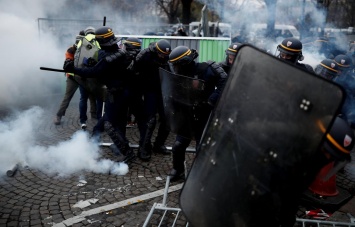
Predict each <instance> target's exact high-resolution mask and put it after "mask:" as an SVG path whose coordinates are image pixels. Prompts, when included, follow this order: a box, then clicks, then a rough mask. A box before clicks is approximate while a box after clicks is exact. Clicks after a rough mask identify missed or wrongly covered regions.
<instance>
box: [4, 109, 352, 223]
mask: <svg viewBox="0 0 355 227" xmlns="http://www.w3.org/2000/svg"><path fill="white" fill-rule="evenodd" d="M77 106H78V105H77V103H76V102H73V103H71V105H70V106H69V108H68V110H67V113H66V116H65V117H63V118H62V124H61V125H59V126H56V125H54V124H53V122H52V118H53V113H55V111H51V110H48V111H47V113H46V116H45V119H43V121H42V122H43V123H42V124H41V125H39V126H38V131H39V135H40V140H39V143H40V144H39V145H41V146H52V145H56V144H58V143H59V142H62V141H65V140H69V139H70V138H71V136H72V135H73V134H74V133H75V132H77V131H78V130H81V129H80V125H79V117H78V116H79V115H78V114H79V113H78V108H77ZM0 119H1V118H0ZM87 123H88V128H87V131H88V133H90V132H91V130H92V128H93V126H94V125H95V123H96V121H95V120H92V119H89V120H88V122H87ZM127 135H128V138H129V139H130V141H131V143H133V144H137V141H138V139H139V134H138V130H137V128H136V127H132V128H127ZM153 141H154V139H153ZM103 142H107V143H110V142H111V141H110V139H109V138H108V136H107V135H104V136H103ZM173 142H174V135H173V134H171V135H170V136H169V138H168V141H167V144H166V145H167V146H172V145H173ZM100 150H101V151H102V157H101V158H107V159H110V160H115V159H116V156H115V155H114V154H113V153H112V152H111V150H110V149H109V148H108V147H106V146H102V147H100ZM135 152H137V149H135ZM193 158H194V154H191V153H188V154H187V155H186V159H187V165H188V167H190V166H191V163H192V161H193ZM350 165H351V166H350V167H349V168H346V169H345V172H344V173H340V174H339V176H338V177H337V182H338V183H337V184H338V186H339V187H343V188H344V189H346V190H349V191H350V193H351V194H352V198H351V199H350V200H349V201H348V202H347V203H346V204H345V205H343V206H342V207H341V208H340V209H339V210H338V211H336V212H335V213H333V215H331V217H330V218H329V219H328V220H332V221H337V222H339V221H341V222H349V217H348V216H347V215H346V213H348V212H349V213H351V214H352V215H353V216H355V199H354V198H353V195H354V194H355V165H354V163H351V164H350ZM170 168H171V156H170V155H162V154H153V156H152V159H151V161H150V162H142V161H140V160H139V159H136V160H135V161H134V162H133V163H131V164H130V165H129V172H128V173H127V174H126V175H123V176H118V175H114V174H110V173H105V174H98V173H93V172H83V171H82V172H79V173H75V174H73V175H71V176H70V177H64V178H61V177H53V176H50V175H48V174H45V173H43V172H41V171H39V170H37V169H34V168H31V166H19V168H18V170H17V172H16V173H15V174H14V176H13V177H7V178H5V180H4V181H0V226H125V227H130V226H142V225H143V223H144V222H145V220H146V218H147V216H148V214H149V211H150V209H151V207H152V206H153V204H154V203H162V201H163V194H164V187H165V183H166V176H167V174H168V172H169V170H170ZM182 184H183V181H178V182H172V183H170V191H169V194H168V199H167V204H168V206H169V207H175V208H178V207H179V200H178V198H179V193H180V189H181V187H182ZM313 208H314V209H316V208H320V207H313ZM308 209H310V208H308V207H307V208H306V207H302V206H300V209H299V211H298V212H297V217H299V218H307V217H306V216H305V211H306V210H308ZM162 215H163V212H162V211H155V212H154V214H153V215H152V217H151V220H150V222H149V224H148V225H147V226H158V225H159V222H160V220H161V217H162ZM175 217H176V212H168V214H167V218H166V219H165V220H164V221H163V223H162V225H161V226H171V225H172V223H173V221H174V218H175ZM185 225H186V219H185V217H184V216H183V215H182V214H180V215H179V217H178V219H177V223H176V226H185Z"/></svg>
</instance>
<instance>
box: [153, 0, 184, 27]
mask: <svg viewBox="0 0 355 227" xmlns="http://www.w3.org/2000/svg"><path fill="white" fill-rule="evenodd" d="M155 2H156V4H157V5H158V6H159V7H160V8H161V9H162V10H163V11H164V13H165V14H166V16H167V17H168V23H169V24H173V23H176V21H177V14H178V8H179V5H180V0H155Z"/></svg>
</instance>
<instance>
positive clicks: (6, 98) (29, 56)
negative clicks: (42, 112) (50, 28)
mask: <svg viewBox="0 0 355 227" xmlns="http://www.w3.org/2000/svg"><path fill="white" fill-rule="evenodd" d="M60 2H61V1H56V2H49V1H45V0H33V1H32V0H24V1H22V0H21V1H20V0H3V1H0V20H1V21H2V23H0V30H1V31H2V35H1V36H2V38H1V42H0V49H1V55H2V56H1V61H0V68H1V71H2V76H1V78H0V104H1V107H2V108H3V107H6V108H10V107H12V108H13V107H17V106H26V105H31V104H34V103H36V100H37V101H38V99H41V98H43V97H45V96H47V95H48V94H53V93H54V92H56V91H59V89H60V87H61V85H62V84H63V81H64V77H63V76H61V75H63V73H62V74H59V75H58V73H52V72H45V71H42V70H40V66H47V67H48V66H49V67H53V68H61V67H62V66H63V59H64V53H65V50H63V49H58V47H57V43H56V42H55V41H54V40H55V39H54V38H53V37H51V36H49V35H43V37H41V38H40V37H39V32H38V23H37V18H39V17H43V16H45V14H44V12H45V11H47V12H48V11H50V10H54V9H56V8H57V7H60Z"/></svg>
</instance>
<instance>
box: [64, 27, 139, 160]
mask: <svg viewBox="0 0 355 227" xmlns="http://www.w3.org/2000/svg"><path fill="white" fill-rule="evenodd" d="M95 38H96V40H97V41H98V42H99V44H100V47H101V49H99V52H98V62H97V64H96V65H94V66H93V67H87V68H78V67H75V66H74V62H73V61H70V60H67V61H65V63H64V66H63V68H64V70H65V71H66V72H73V73H75V74H77V75H79V76H81V77H84V78H92V77H96V78H99V79H100V81H101V82H102V83H103V84H104V85H106V87H107V89H106V92H107V94H106V99H105V113H104V115H103V117H102V118H103V122H104V130H105V131H106V132H107V134H108V135H109V137H110V138H111V140H112V141H113V144H114V145H115V146H116V148H117V149H116V154H117V155H119V156H120V161H124V162H129V161H131V160H133V159H134V158H135V154H134V152H133V150H132V148H131V147H130V146H129V141H128V139H127V138H126V136H125V133H124V132H125V129H126V123H127V121H126V120H127V110H128V99H129V89H128V85H127V83H128V82H127V81H128V79H127V75H126V74H124V73H122V72H125V71H126V70H127V67H128V66H129V65H130V63H131V59H130V57H129V55H128V54H127V52H126V51H125V50H123V49H120V48H119V46H118V45H117V43H118V41H119V40H118V38H117V37H116V36H115V34H114V33H113V30H112V28H110V27H107V26H103V27H100V28H98V29H96V30H95Z"/></svg>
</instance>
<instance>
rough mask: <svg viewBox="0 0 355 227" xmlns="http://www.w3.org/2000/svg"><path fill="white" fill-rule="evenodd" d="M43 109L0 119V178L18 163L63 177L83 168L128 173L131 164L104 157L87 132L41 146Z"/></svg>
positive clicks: (119, 173) (94, 170) (101, 171)
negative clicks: (38, 129) (39, 136)
mask: <svg viewBox="0 0 355 227" xmlns="http://www.w3.org/2000/svg"><path fill="white" fill-rule="evenodd" d="M43 112H44V110H43V109H42V108H40V107H32V108H31V109H28V110H26V111H23V112H17V113H14V114H13V115H12V117H10V118H6V119H5V120H3V121H0V144H1V147H2V148H1V149H0V178H2V177H4V176H5V174H6V172H7V170H9V169H11V168H12V167H13V166H14V165H15V164H19V166H20V167H21V166H22V167H25V166H28V167H29V168H31V169H37V170H40V171H42V172H43V173H46V174H49V175H52V176H54V175H55V176H61V177H64V176H68V175H70V174H73V173H77V172H81V171H92V172H94V173H102V174H108V173H111V174H117V175H124V174H126V173H127V172H128V166H127V164H125V163H117V162H114V161H112V160H109V159H102V158H101V154H100V152H99V146H98V144H97V143H94V142H93V141H91V140H90V139H89V136H88V134H87V133H86V132H84V131H78V132H76V133H75V134H74V135H73V136H72V138H71V139H70V140H67V141H62V142H60V143H58V144H57V145H52V146H41V145H37V142H36V139H37V136H36V130H37V128H36V126H37V125H39V124H40V121H41V119H42V118H43Z"/></svg>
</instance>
